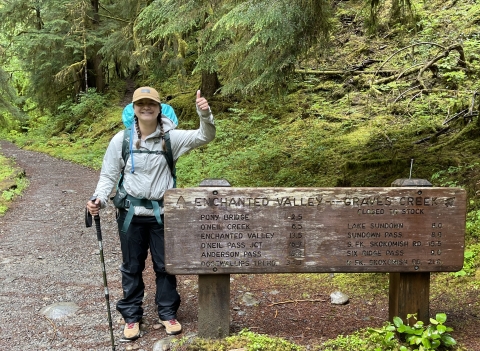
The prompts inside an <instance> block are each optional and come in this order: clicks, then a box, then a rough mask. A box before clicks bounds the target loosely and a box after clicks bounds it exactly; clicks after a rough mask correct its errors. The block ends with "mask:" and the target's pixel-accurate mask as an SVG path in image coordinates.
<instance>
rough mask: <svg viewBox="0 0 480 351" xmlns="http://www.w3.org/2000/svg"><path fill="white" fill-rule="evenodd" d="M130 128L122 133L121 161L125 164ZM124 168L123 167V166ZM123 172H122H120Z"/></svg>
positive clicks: (127, 154)
mask: <svg viewBox="0 0 480 351" xmlns="http://www.w3.org/2000/svg"><path fill="white" fill-rule="evenodd" d="M131 129H132V127H129V128H127V129H125V130H124V131H123V142H122V159H123V162H125V164H126V163H127V160H128V156H129V153H128V151H129V149H130V147H129V144H130V130H131ZM123 168H125V166H123ZM122 172H123V170H122Z"/></svg>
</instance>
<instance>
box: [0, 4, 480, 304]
mask: <svg viewBox="0 0 480 351" xmlns="http://www.w3.org/2000/svg"><path fill="white" fill-rule="evenodd" d="M479 23H480V3H478V2H477V1H476V0H447V1H445V0H432V1H428V2H427V1H417V0H350V1H341V0H336V1H331V0H328V1H327V0H321V1H314V0H274V1H272V0H269V1H266V0H238V1H231V0H218V1H194V0H178V1H170V0H163V1H133V0H107V1H99V0H91V1H83V0H75V1H71V0H35V1H26V0H2V1H0V27H1V33H0V62H1V66H0V82H1V85H0V137H1V138H3V139H8V140H10V141H13V142H15V143H16V144H17V145H19V146H21V147H24V148H27V149H32V150H38V151H42V152H46V153H49V154H51V155H54V156H56V157H60V158H65V159H68V160H72V161H74V162H78V163H81V164H84V165H87V166H90V167H93V168H95V169H99V167H100V165H101V161H102V157H103V153H104V151H105V148H106V146H107V144H108V141H109V140H110V138H111V137H112V136H113V135H114V134H115V133H116V132H117V131H119V130H121V129H122V128H123V125H122V121H121V114H122V109H123V107H124V106H125V105H126V104H127V103H128V102H130V101H129V99H131V93H132V91H133V89H134V88H136V87H138V86H142V85H150V86H154V87H156V88H157V89H158V90H159V92H160V95H161V97H162V99H163V100H164V101H165V102H166V103H168V104H170V105H171V106H173V108H174V109H175V111H176V114H177V116H178V118H179V121H180V127H181V128H185V129H188V128H195V127H196V126H197V124H198V118H197V117H196V114H195V112H194V98H195V91H196V90H197V89H201V91H202V94H203V95H204V96H206V97H207V98H208V99H209V101H210V104H211V106H212V110H213V112H214V115H215V119H216V124H217V128H218V132H217V137H216V139H215V142H213V143H210V144H209V145H208V146H205V147H203V148H200V149H197V150H194V151H192V152H191V153H189V154H188V155H186V156H184V157H183V158H182V159H181V160H180V161H179V162H178V164H177V174H178V186H180V187H189V186H197V185H198V184H199V182H200V181H201V180H203V179H205V178H225V179H227V180H228V181H229V182H230V183H231V184H232V185H233V186H236V187H273V186H278V187H334V186H355V187H360V186H378V187H385V186H390V184H391V183H392V182H393V181H394V180H396V179H399V178H408V177H412V178H422V179H427V180H428V181H430V182H431V183H432V184H433V185H434V186H455V187H457V186H458V187H463V188H465V189H466V190H467V193H468V214H467V227H466V249H465V265H464V269H463V270H462V271H460V272H456V273H447V274H438V275H436V276H435V277H436V278H435V279H436V281H437V284H436V285H435V287H436V288H438V289H442V288H443V287H444V285H445V279H447V280H448V281H449V285H450V287H449V288H450V289H451V288H452V285H451V284H454V286H455V287H460V288H461V289H464V290H470V291H471V289H474V290H476V289H478V287H479V286H480V283H479V281H480V273H479V269H478V267H479V265H480V243H479V238H480V202H479V198H478V191H479V181H480V161H479V142H478V137H479V135H480V121H479V118H478V109H479V102H480V99H479V98H478V93H477V91H478V89H479V86H480V82H479V74H480V31H479ZM0 161H1V162H2V163H3V164H4V165H6V164H7V162H9V161H8V160H5V159H3V158H0ZM10 170H11V168H10V167H6V166H4V167H2V171H1V172H0V177H6V176H8V175H7V173H14V172H13V171H11V172H10ZM16 182H17V184H16V185H15V186H14V187H11V186H9V187H8V189H1V190H2V191H3V193H2V197H1V199H0V210H1V211H3V212H4V211H5V210H6V208H7V201H9V200H11V199H12V198H14V196H15V195H16V194H18V193H19V192H20V191H21V189H22V187H24V186H26V184H27V182H26V181H25V180H24V179H23V178H22V177H21V175H20V176H19V177H17V180H16ZM87 197H88V196H87ZM452 279H453V282H450V280H452ZM477 303H478V302H477Z"/></svg>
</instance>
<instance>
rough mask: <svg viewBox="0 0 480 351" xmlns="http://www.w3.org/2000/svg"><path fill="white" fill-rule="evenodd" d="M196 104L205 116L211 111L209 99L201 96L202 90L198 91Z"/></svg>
mask: <svg viewBox="0 0 480 351" xmlns="http://www.w3.org/2000/svg"><path fill="white" fill-rule="evenodd" d="M196 104H197V107H198V109H199V110H200V113H201V114H202V115H204V114H205V112H207V111H210V106H208V101H207V99H205V98H204V97H202V96H201V95H200V90H197V100H196Z"/></svg>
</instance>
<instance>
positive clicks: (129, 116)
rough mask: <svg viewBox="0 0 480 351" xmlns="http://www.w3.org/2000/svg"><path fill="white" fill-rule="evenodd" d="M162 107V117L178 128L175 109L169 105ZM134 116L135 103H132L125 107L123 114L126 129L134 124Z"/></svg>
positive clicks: (162, 105)
mask: <svg viewBox="0 0 480 351" xmlns="http://www.w3.org/2000/svg"><path fill="white" fill-rule="evenodd" d="M160 105H161V107H162V115H164V116H165V117H167V118H168V119H169V120H171V121H172V122H173V123H175V126H178V118H177V115H176V114H175V111H174V110H173V107H172V106H170V105H167V104H160ZM133 115H134V112H133V102H131V103H129V104H128V105H127V106H125V108H124V109H123V112H122V122H123V125H124V126H125V127H127V128H128V127H130V126H131V125H132V124H133Z"/></svg>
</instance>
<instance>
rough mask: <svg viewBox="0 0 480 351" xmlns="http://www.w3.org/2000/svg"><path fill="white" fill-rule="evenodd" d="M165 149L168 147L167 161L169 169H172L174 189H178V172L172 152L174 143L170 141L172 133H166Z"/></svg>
mask: <svg viewBox="0 0 480 351" xmlns="http://www.w3.org/2000/svg"><path fill="white" fill-rule="evenodd" d="M164 138H165V147H166V149H167V150H166V152H165V159H166V160H167V163H168V167H170V172H172V177H173V187H174V188H176V187H177V170H176V168H175V161H174V159H173V151H172V142H171V141H170V133H169V132H166V133H165V136H164Z"/></svg>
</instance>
